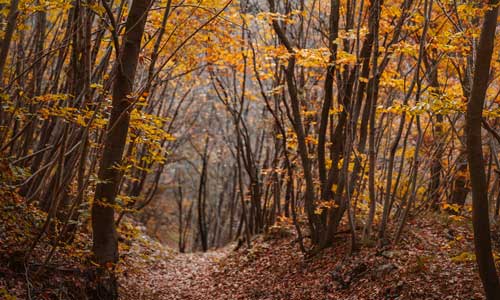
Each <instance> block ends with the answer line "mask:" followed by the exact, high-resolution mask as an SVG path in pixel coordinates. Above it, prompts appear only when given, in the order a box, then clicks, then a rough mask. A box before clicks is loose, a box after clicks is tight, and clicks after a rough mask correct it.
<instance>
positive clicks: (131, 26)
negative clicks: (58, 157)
mask: <svg viewBox="0 0 500 300" xmlns="http://www.w3.org/2000/svg"><path fill="white" fill-rule="evenodd" d="M150 2H151V1H150V0H134V1H133V2H132V7H131V8H130V13H129V16H128V18H127V23H126V33H125V35H124V38H123V42H122V47H121V48H122V49H120V55H119V57H118V58H117V61H116V64H115V66H114V71H113V72H114V73H115V79H114V84H113V103H112V110H111V117H110V120H109V125H108V129H107V133H106V139H105V144H104V150H103V156H102V159H101V162H100V169H99V180H100V181H99V183H98V185H97V187H96V192H95V198H94V202H93V204H92V230H93V246H92V250H93V253H94V259H95V261H96V262H97V263H98V264H99V265H101V266H105V265H106V264H108V263H115V262H116V261H117V260H118V237H117V233H116V228H115V220H114V212H115V210H114V205H115V198H116V194H117V191H118V185H119V183H120V180H121V175H122V174H121V172H120V171H119V170H118V169H117V168H116V166H119V165H120V164H121V163H122V156H123V152H124V148H125V143H126V138H127V133H128V127H129V122H130V110H131V108H132V101H131V99H130V95H131V93H132V90H133V84H134V78H135V73H136V69H137V64H138V59H139V52H140V49H141V39H142V36H143V33H144V27H145V24H146V18H147V12H148V10H149V7H150ZM111 277H112V276H111ZM98 279H99V278H98ZM111 279H112V280H111V282H113V281H114V282H115V280H113V278H111ZM97 293H98V297H101V298H103V299H115V298H116V297H117V293H116V282H115V283H114V284H111V286H106V285H105V284H103V285H102V286H101V287H99V288H98V290H97Z"/></svg>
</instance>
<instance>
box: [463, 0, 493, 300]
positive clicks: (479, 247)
mask: <svg viewBox="0 0 500 300" xmlns="http://www.w3.org/2000/svg"><path fill="white" fill-rule="evenodd" d="M497 2H498V0H491V1H489V5H490V8H489V10H487V12H486V14H485V17H484V21H483V28H482V30H481V37H480V40H479V45H478V49H477V57H476V62H475V65H474V78H473V83H472V93H471V97H470V99H469V103H468V104H467V115H466V137H467V159H468V162H469V173H470V177H471V186H472V224H473V226H474V244H475V251H476V261H477V264H478V267H479V275H480V276H481V281H482V282H483V287H484V290H485V293H486V298H487V299H488V300H493V299H495V300H498V299H500V283H499V281H498V276H497V272H496V268H495V260H494V259H493V254H492V252H491V236H490V222H489V212H488V182H487V181H486V174H485V166H484V160H483V148H482V137H481V120H482V113H483V106H484V99H485V97H486V90H487V89H488V82H489V80H488V79H489V74H490V64H491V57H492V53H493V46H494V41H495V29H496V25H497V17H498V7H497V6H496V4H497Z"/></svg>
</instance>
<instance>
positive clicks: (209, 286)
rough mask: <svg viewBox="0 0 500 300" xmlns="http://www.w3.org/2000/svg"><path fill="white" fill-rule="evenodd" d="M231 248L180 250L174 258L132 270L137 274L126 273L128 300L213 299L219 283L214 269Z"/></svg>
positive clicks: (126, 295)
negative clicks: (203, 250)
mask: <svg viewBox="0 0 500 300" xmlns="http://www.w3.org/2000/svg"><path fill="white" fill-rule="evenodd" d="M230 251H231V249H229V248H224V249H220V250H216V251H209V252H206V253H185V254H182V253H176V254H173V257H172V258H171V259H167V260H164V261H159V262H157V263H156V264H153V265H149V266H147V267H146V268H144V266H143V268H140V269H135V270H131V272H133V273H134V275H127V274H124V275H123V276H124V278H123V279H125V280H123V281H122V282H124V283H125V286H121V288H122V290H123V289H125V290H126V291H125V293H121V294H122V295H124V294H125V295H124V297H122V298H121V299H124V300H125V299H126V300H129V299H130V300H149V299H158V300H167V299H168V300H191V299H192V300H195V299H202V300H209V299H212V298H211V296H210V294H211V291H214V288H215V283H214V281H213V280H211V274H212V272H214V271H216V270H217V269H218V267H219V264H218V262H219V261H221V260H222V259H224V257H226V256H227V255H228V254H229V253H230Z"/></svg>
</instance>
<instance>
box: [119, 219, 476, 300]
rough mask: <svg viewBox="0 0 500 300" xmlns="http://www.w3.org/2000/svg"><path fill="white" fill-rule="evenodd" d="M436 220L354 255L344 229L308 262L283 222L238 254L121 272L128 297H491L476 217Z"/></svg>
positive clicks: (183, 258)
mask: <svg viewBox="0 0 500 300" xmlns="http://www.w3.org/2000/svg"><path fill="white" fill-rule="evenodd" d="M423 219H429V218H423ZM437 219H440V221H437V222H436V221H433V222H428V221H418V222H417V221H412V222H410V224H409V226H408V230H407V233H406V235H405V236H406V237H405V238H403V240H402V242H401V243H400V244H399V245H397V246H393V247H385V248H383V249H380V248H377V247H375V245H373V246H372V247H367V246H365V247H362V248H361V250H359V251H358V252H356V253H354V254H352V255H351V254H350V249H349V240H350V235H349V234H348V233H346V234H341V235H339V236H338V239H337V244H336V245H337V246H335V247H332V248H330V249H326V250H325V251H323V252H322V253H321V254H319V255H317V256H314V257H312V258H309V259H305V258H304V256H303V255H302V254H301V253H300V251H299V250H298V245H297V244H296V240H295V238H294V235H293V234H292V233H291V231H292V230H291V228H290V227H288V228H287V227H277V228H275V229H276V230H275V232H274V234H273V233H272V234H268V235H262V236H259V237H257V238H256V239H255V240H254V241H253V246H252V248H251V249H245V248H244V247H242V248H240V249H239V250H236V251H235V250H233V248H234V245H231V246H229V247H226V248H224V249H222V250H217V251H211V252H207V253H204V254H203V253H195V254H173V256H172V258H171V259H169V260H166V261H160V262H156V263H155V262H151V264H149V265H148V266H146V267H142V269H141V266H138V265H136V266H134V263H135V262H132V264H131V265H129V266H128V267H127V268H131V269H133V270H141V271H139V273H138V274H137V273H136V274H134V278H129V277H126V276H124V277H122V279H123V280H122V281H121V284H122V285H121V289H122V295H123V299H125V300H138V299H145V300H146V299H147V300H149V299H160V300H162V299H183V300H184V299H185V300H195V299H202V300H257V299H259V300H278V299H283V300H285V299H291V300H309V299H311V300H323V299H325V300H326V299H332V300H333V299H336V300H340V299H342V300H350V299H351V300H355V299H362V300H365V299H366V300H368V299H373V300H379V299H408V300H414V299H415V300H418V299H422V300H424V299H439V300H451V299H457V300H458V299H460V300H473V299H475V300H478V299H484V296H483V294H482V290H481V284H480V280H479V277H478V275H477V270H476V266H475V260H474V255H473V252H472V251H473V247H472V235H471V231H470V226H469V225H468V223H469V222H467V221H464V220H461V221H457V220H456V219H457V218H456V217H454V218H451V219H450V218H449V217H448V216H445V215H441V216H440V217H439V218H437ZM288 230H289V231H290V232H289V234H287V231H288ZM276 233H277V234H276ZM283 233H285V234H283Z"/></svg>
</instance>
